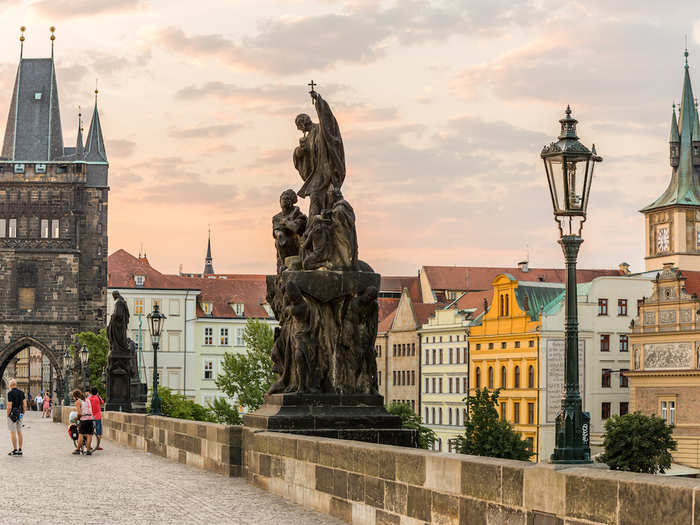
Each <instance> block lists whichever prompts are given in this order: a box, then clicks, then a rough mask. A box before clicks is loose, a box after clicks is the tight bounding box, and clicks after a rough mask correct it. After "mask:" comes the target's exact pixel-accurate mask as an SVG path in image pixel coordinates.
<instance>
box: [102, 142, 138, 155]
mask: <svg viewBox="0 0 700 525" xmlns="http://www.w3.org/2000/svg"><path fill="white" fill-rule="evenodd" d="M134 149H136V142H134V141H132V140H120V139H111V140H107V150H108V151H109V153H110V155H112V156H114V157H119V158H124V157H130V156H131V155H132V154H133V153H134Z"/></svg>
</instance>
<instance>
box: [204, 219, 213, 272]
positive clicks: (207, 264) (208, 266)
mask: <svg viewBox="0 0 700 525" xmlns="http://www.w3.org/2000/svg"><path fill="white" fill-rule="evenodd" d="M203 275H204V276H205V277H206V276H207V275H214V265H213V264H212V258H211V230H209V238H208V239H207V256H206V258H205V259H204V273H203Z"/></svg>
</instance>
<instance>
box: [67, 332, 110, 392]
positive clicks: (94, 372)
mask: <svg viewBox="0 0 700 525" xmlns="http://www.w3.org/2000/svg"><path fill="white" fill-rule="evenodd" d="M76 339H77V342H78V347H77V348H76V347H75V345H73V346H72V354H73V362H74V364H76V365H77V366H80V364H79V363H80V356H79V355H78V353H79V352H80V349H81V348H82V347H83V345H85V346H87V349H88V351H89V352H90V354H89V356H88V383H89V384H88V387H95V388H97V391H98V393H99V394H100V395H101V396H102V397H103V398H104V397H105V389H106V385H105V384H104V379H103V376H102V373H103V371H104V369H105V367H106V366H107V354H108V353H109V339H108V338H107V332H106V330H105V329H104V328H102V329H101V330H100V331H99V332H97V333H95V332H80V333H79V334H78V335H77V336H76Z"/></svg>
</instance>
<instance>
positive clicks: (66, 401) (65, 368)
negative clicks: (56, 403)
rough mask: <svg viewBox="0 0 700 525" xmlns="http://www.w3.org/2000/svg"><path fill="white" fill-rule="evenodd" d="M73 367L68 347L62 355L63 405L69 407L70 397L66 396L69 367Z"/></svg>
mask: <svg viewBox="0 0 700 525" xmlns="http://www.w3.org/2000/svg"><path fill="white" fill-rule="evenodd" d="M72 365H73V356H72V355H71V353H70V346H69V347H67V348H66V352H65V353H64V354H63V404H64V405H65V406H68V405H70V395H69V394H68V386H69V384H68V383H69V382H70V381H69V377H70V371H71V367H72Z"/></svg>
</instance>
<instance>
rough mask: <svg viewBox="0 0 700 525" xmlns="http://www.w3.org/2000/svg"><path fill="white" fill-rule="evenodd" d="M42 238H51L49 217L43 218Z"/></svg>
mask: <svg viewBox="0 0 700 525" xmlns="http://www.w3.org/2000/svg"><path fill="white" fill-rule="evenodd" d="M41 238H42V239H48V238H49V220H48V219H41Z"/></svg>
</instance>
